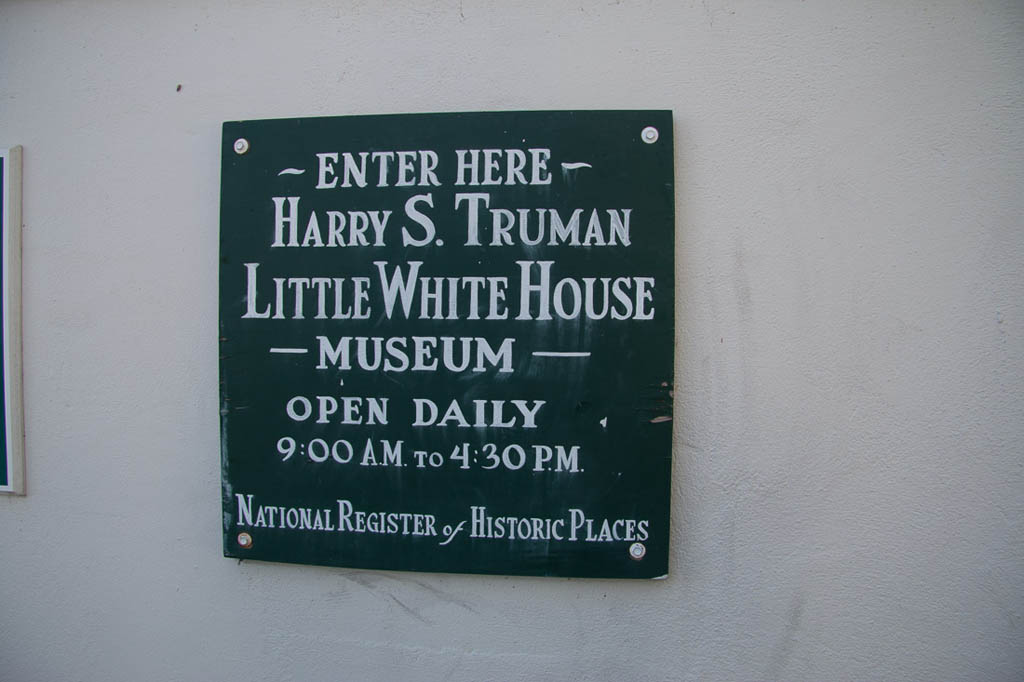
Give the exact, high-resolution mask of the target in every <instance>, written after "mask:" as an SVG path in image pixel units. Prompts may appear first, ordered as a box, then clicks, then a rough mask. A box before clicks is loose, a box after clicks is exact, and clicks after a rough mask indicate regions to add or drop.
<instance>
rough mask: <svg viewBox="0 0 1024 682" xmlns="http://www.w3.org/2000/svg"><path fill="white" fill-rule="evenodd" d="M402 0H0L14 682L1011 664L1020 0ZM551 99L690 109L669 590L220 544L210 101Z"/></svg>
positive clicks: (940, 675)
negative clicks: (18, 294)
mask: <svg viewBox="0 0 1024 682" xmlns="http://www.w3.org/2000/svg"><path fill="white" fill-rule="evenodd" d="M385 4H387V5H394V4H397V3H378V2H349V3H328V2H309V1H304V2H294V3H257V2H252V3H223V4H222V3H174V2H160V3H157V2H147V3H143V2H135V3H123V2H113V1H94V2H52V1H44V0H37V1H33V2H5V3H4V4H3V5H0V145H3V146H9V145H13V144H21V145H23V146H24V149H25V162H24V164H25V166H24V168H25V171H24V180H25V192H24V223H25V231H24V349H25V350H24V357H25V366H24V373H25V408H26V432H27V436H26V451H27V485H28V491H29V494H28V496H27V497H24V498H3V499H0V679H3V680H11V681H15V682H21V681H36V680H38V681H50V680H90V681H92V680H96V681H100V680H102V681H110V680H132V681H134V680H243V679H252V680H446V679H451V680H475V681H479V680H502V681H504V680H536V679H574V680H615V681H618V680H627V679H649V680H688V679H693V680H754V679H765V680H771V679H786V680H822V679H837V680H868V679H907V680H935V679H970V680H1012V679H1020V678H1021V676H1022V675H1024V398H1022V391H1024V132H1022V121H1024V5H1022V4H1021V3H1019V2H1006V3H998V2H986V3H975V2H901V3H892V2H888V1H886V2H875V3H861V2H855V3H851V2H842V1H840V0H829V1H821V2H806V3H796V2H770V3H749V2H721V1H718V0H704V1H703V2H646V3H639V2H637V3H618V2H610V1H605V2H589V1H584V2H579V3H572V4H570V3H563V2H553V1H551V0H545V1H538V2H517V3H503V4H505V5H507V7H506V8H504V9H499V8H497V4H498V3H485V2H480V3H476V2H470V1H468V0H466V1H465V2H457V1H454V0H453V1H450V2H437V3H416V4H415V5H413V3H404V4H406V6H405V7H403V8H398V9H396V8H392V9H385V8H384V7H383V5H385ZM278 5H280V6H278ZM334 5H338V6H334ZM179 85H180V86H181V87H180V90H179V88H178V86H179ZM565 108H594V109H603V108H670V109H672V110H674V112H675V127H676V149H675V154H676V173H677V184H678V190H677V209H676V210H677V241H676V249H677V263H678V274H677V291H678V296H677V305H678V309H677V324H678V328H677V355H676V362H677V364H676V372H677V375H676V382H675V383H676V387H677V388H676V409H675V413H676V423H675V450H674V457H675V476H674V482H673V489H674V497H673V537H672V541H673V556H672V563H671V576H670V578H669V579H668V580H666V581H658V582H651V583H640V584H637V583H628V582H615V581H593V580H564V579H526V578H501V577H498V578H494V577H479V576H460V575H432V574H411V573H410V574H402V573H387V572H367V571H361V572H354V571H348V570H340V569H328V568H315V567H303V566H291V565H277V564H265V563H264V564H261V563H257V562H246V563H241V564H239V563H238V562H236V561H232V560H228V559H224V558H223V557H222V556H221V547H220V489H219V485H220V483H219V452H218V445H219V436H218V397H217V248H218V198H219V172H220V169H219V157H218V154H219V148H220V147H219V145H220V142H219V138H220V123H221V122H222V121H224V120H234V119H242V118H269V117H287V116H303V115H342V114H357V113H390V112H419V111H475V110H488V109H490V110H502V109H565Z"/></svg>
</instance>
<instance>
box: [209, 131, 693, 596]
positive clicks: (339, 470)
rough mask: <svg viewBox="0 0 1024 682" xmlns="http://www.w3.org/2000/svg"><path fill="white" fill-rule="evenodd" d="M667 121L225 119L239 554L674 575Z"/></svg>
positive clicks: (231, 425) (227, 431)
mask: <svg viewBox="0 0 1024 682" xmlns="http://www.w3.org/2000/svg"><path fill="white" fill-rule="evenodd" d="M673 215H674V191H673V155H672V117H671V112H668V111H563V112H505V113H465V114H417V115H392V116H347V117H337V118H304V119H282V120H263V121H239V122H229V123H225V124H224V138H223V150H222V185H221V247H220V258H221V263H220V353H221V361H220V378H221V456H222V469H223V511H224V515H223V524H224V553H225V555H226V556H230V557H238V558H249V559H261V560H267V561H286V562H295V563H308V564H328V565H337V566H351V567H362V568H378V569H397V570H413V571H444V572H459V573H503V574H520V575H552V576H583V577H609V578H654V577H661V576H664V575H666V574H667V573H668V555H669V497H670V484H671V474H672V466H671V447H672V443H671V435H672V386H671V384H672V361H673V303H674V299H673V286H674V267H673V249H674V246H673Z"/></svg>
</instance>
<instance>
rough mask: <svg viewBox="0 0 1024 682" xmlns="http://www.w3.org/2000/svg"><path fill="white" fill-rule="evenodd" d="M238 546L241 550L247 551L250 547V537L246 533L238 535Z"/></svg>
mask: <svg viewBox="0 0 1024 682" xmlns="http://www.w3.org/2000/svg"><path fill="white" fill-rule="evenodd" d="M238 546H239V547H241V548H242V549H249V548H250V547H252V536H251V535H249V534H248V533H239V534H238Z"/></svg>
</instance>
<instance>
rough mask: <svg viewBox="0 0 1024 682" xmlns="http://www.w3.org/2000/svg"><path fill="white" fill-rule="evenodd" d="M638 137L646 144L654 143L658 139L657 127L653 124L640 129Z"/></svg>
mask: <svg viewBox="0 0 1024 682" xmlns="http://www.w3.org/2000/svg"><path fill="white" fill-rule="evenodd" d="M640 139H641V140H643V141H644V142H646V143H647V144H654V143H655V142H657V141H658V129H657V128H655V127H654V126H647V127H646V128H644V129H643V130H641V131H640Z"/></svg>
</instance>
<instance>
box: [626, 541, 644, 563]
mask: <svg viewBox="0 0 1024 682" xmlns="http://www.w3.org/2000/svg"><path fill="white" fill-rule="evenodd" d="M646 555H647V548H646V547H644V543H642V542H634V543H633V544H632V545H630V546H629V558H630V559H635V560H636V561H640V560H641V559H643V558H644V557H645V556H646Z"/></svg>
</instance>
